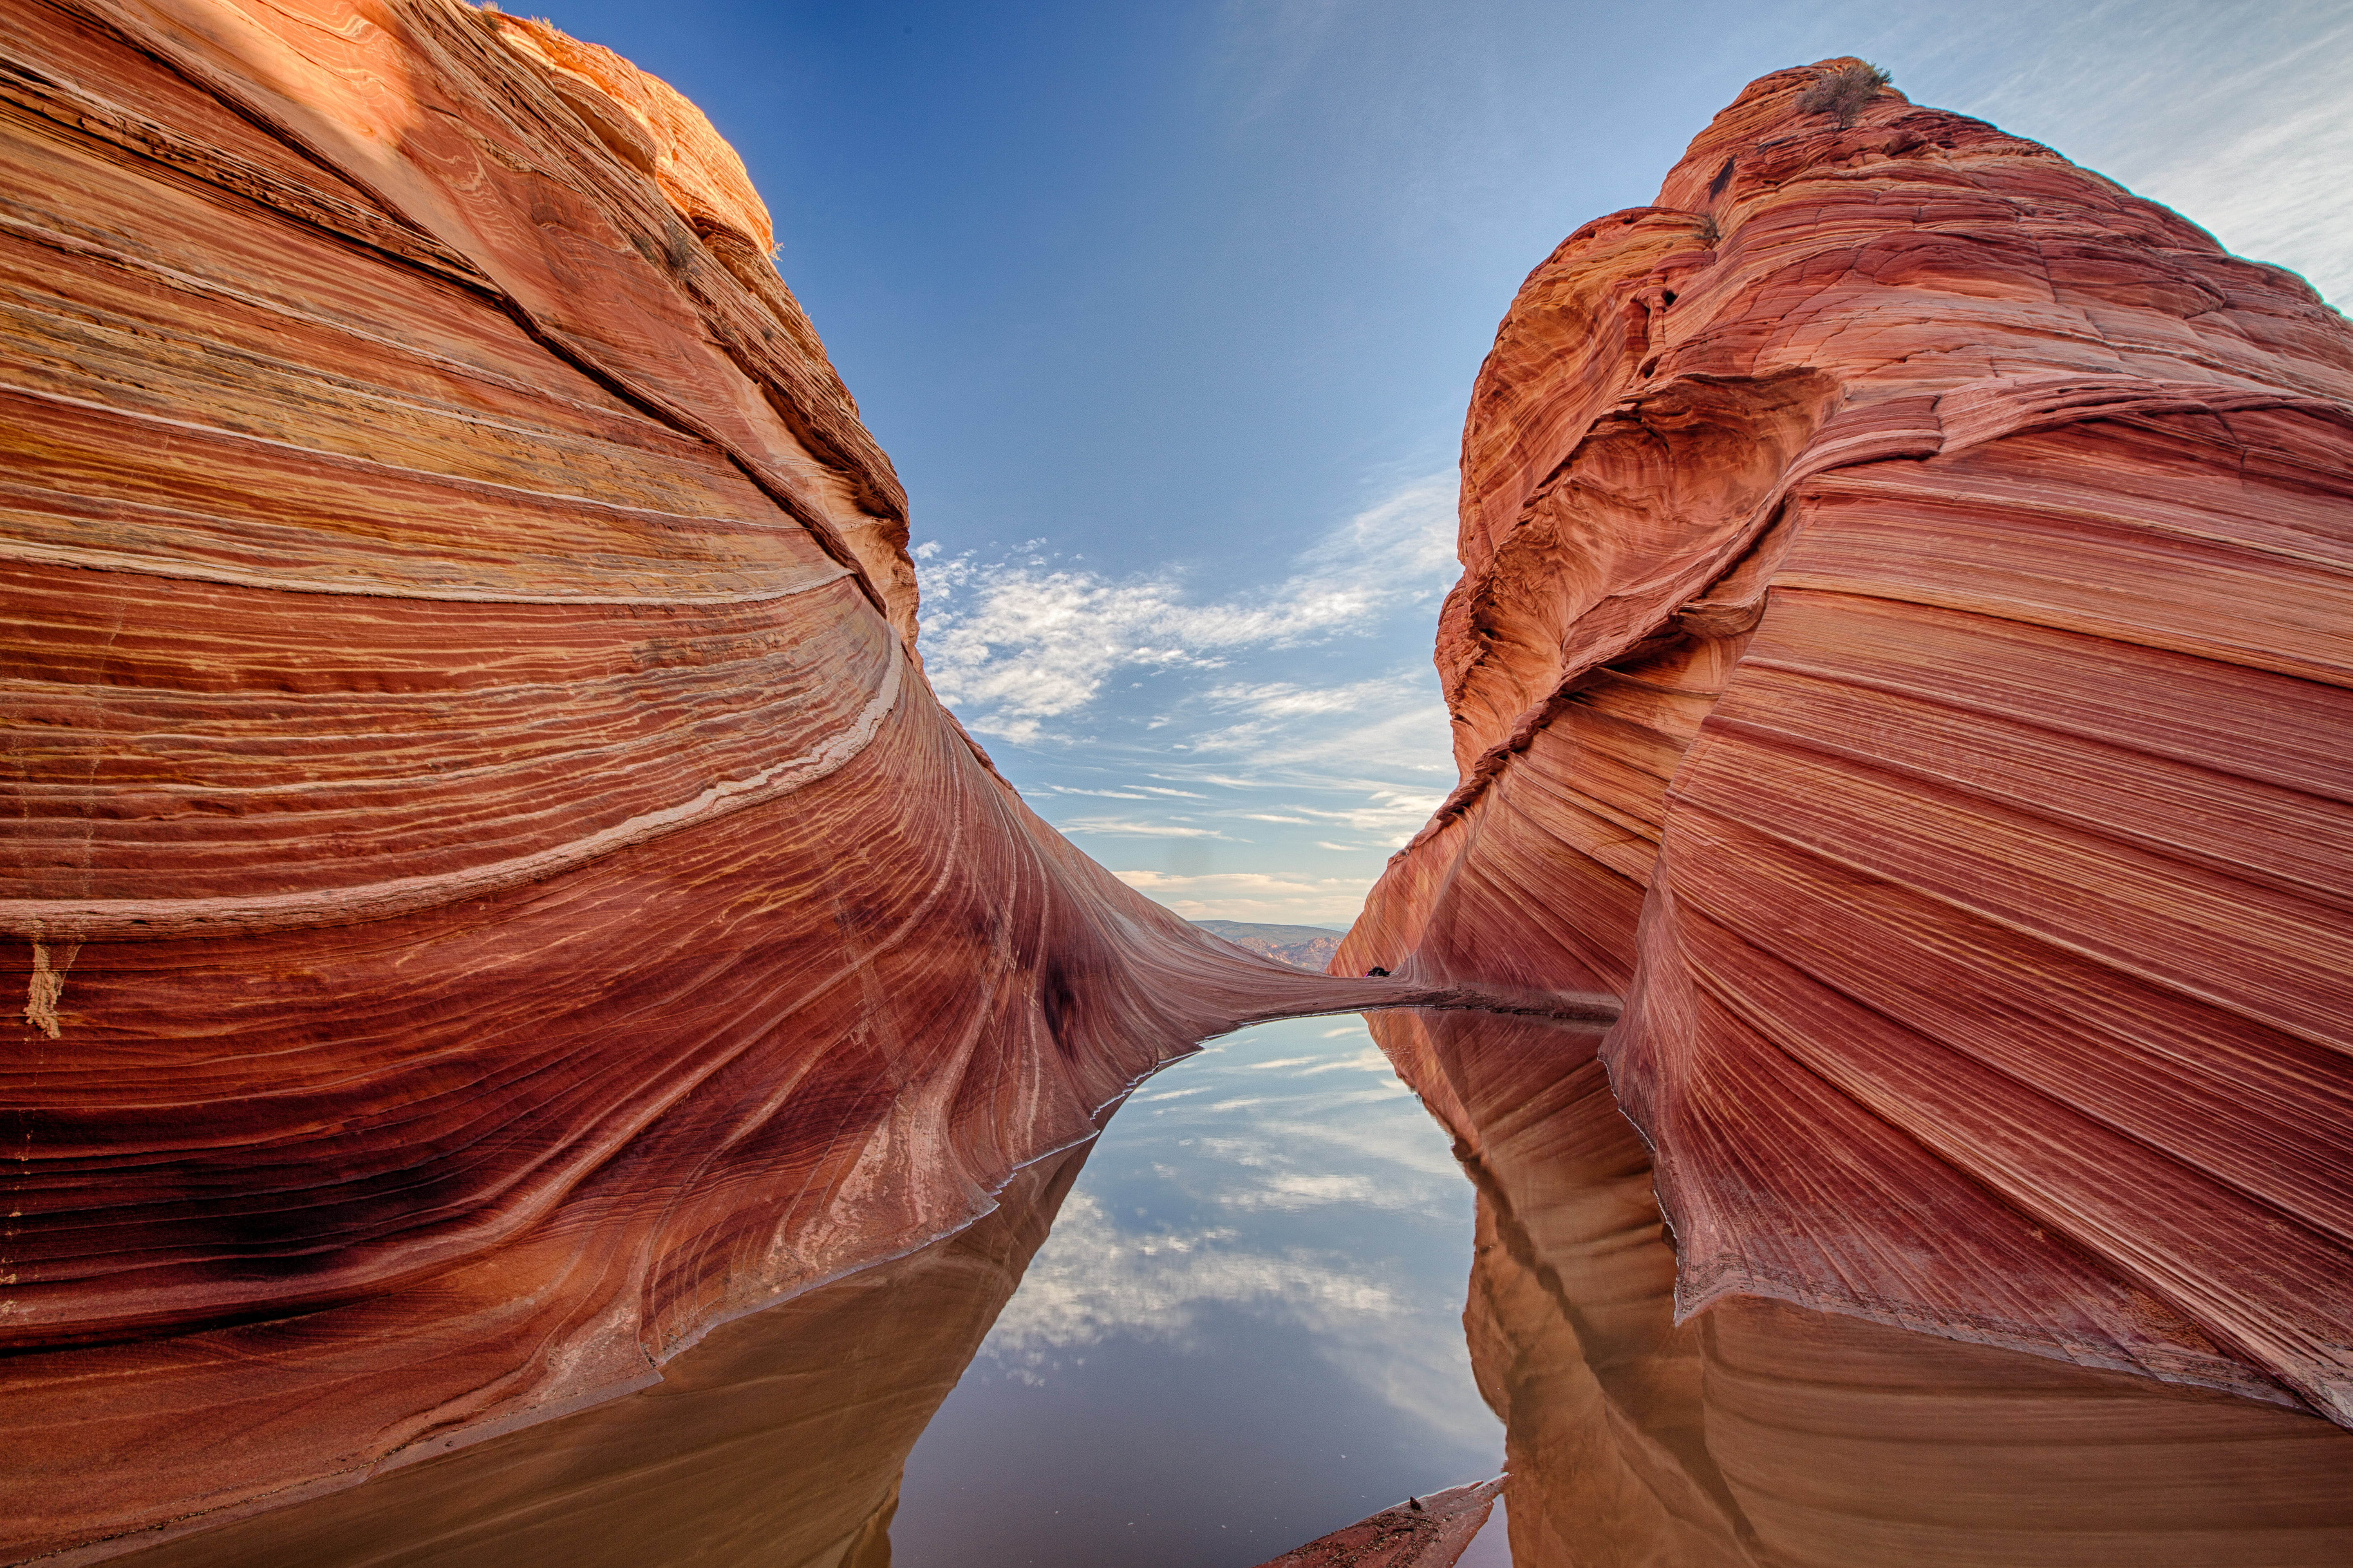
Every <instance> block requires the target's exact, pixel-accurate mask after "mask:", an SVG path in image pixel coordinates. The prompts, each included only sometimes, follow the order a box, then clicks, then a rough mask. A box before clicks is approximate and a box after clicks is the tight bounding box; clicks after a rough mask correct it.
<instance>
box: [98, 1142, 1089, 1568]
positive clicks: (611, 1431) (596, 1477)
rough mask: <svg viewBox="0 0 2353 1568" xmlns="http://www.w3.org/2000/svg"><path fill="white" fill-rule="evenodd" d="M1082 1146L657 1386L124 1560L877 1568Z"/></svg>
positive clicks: (440, 1567)
mask: <svg viewBox="0 0 2353 1568" xmlns="http://www.w3.org/2000/svg"><path fill="white" fill-rule="evenodd" d="M1089 1147H1091V1145H1082V1146H1081V1147H1079V1148H1077V1149H1073V1150H1071V1151H1069V1152H1065V1153H1062V1154H1059V1155H1056V1156H1053V1157H1051V1158H1050V1159H1047V1160H1045V1161H1042V1162H1040V1163H1038V1164H1035V1165H1031V1166H1029V1167H1028V1168H1026V1169H1024V1170H1023V1171H1021V1172H1019V1173H1018V1174H1017V1175H1016V1176H1015V1177H1014V1179H1013V1181H1012V1183H1011V1184H1009V1185H1008V1186H1007V1187H1006V1189H1005V1190H1004V1192H1003V1193H1002V1194H999V1197H998V1205H997V1210H996V1212H995V1213H993V1214H991V1215H987V1217H986V1218H984V1219H982V1220H980V1221H979V1222H978V1223H976V1224H975V1225H973V1226H970V1227H969V1228H967V1229H965V1230H964V1231H962V1232H960V1233H958V1234H957V1235H955V1236H953V1237H948V1238H946V1239H945V1240H943V1241H938V1242H934V1244H933V1245H931V1246H930V1247H924V1248H923V1249H922V1250H921V1251H918V1252H914V1253H912V1254H910V1255H908V1256H907V1257H905V1258H897V1259H895V1260H893V1261H892V1262H889V1263H884V1264H881V1265H880V1266H878V1267H876V1268H869V1269H866V1270H864V1271H863V1272H860V1273H858V1274H854V1275H852V1276H850V1277H849V1278H848V1279H842V1280H839V1281H838V1282H836V1283H834V1284H832V1285H829V1286H825V1287H822V1288H820V1289H816V1290H813V1291H810V1292H809V1293H807V1295H804V1296H802V1297H800V1298H798V1299H797V1300H792V1301H789V1302H786V1304H784V1305H783V1306H780V1307H775V1308H771V1309H769V1310H765V1311H761V1312H755V1313H754V1314H752V1315H751V1316H749V1317H744V1318H739V1319H737V1320H736V1321H733V1322H731V1323H725V1324H723V1325H721V1326H720V1327H719V1328H717V1329H715V1330H713V1331H712V1332H711V1334H710V1335H709V1336H708V1337H707V1338H706V1339H704V1340H703V1341H702V1343H701V1344H699V1345H697V1346H695V1347H694V1348H693V1349H691V1350H689V1351H687V1352H683V1353H681V1354H680V1355H678V1356H676V1357H674V1358H672V1359H671V1360H670V1362H669V1363H666V1364H665V1365H664V1367H663V1368H662V1381H661V1382H660V1383H659V1384H656V1385H655V1386H653V1387H650V1388H647V1389H644V1390H641V1391H639V1392H638V1393H636V1394H628V1395H627V1396H625V1397H623V1398H620V1399H617V1400H614V1401H612V1402H610V1403H608V1404H606V1405H598V1406H596V1408H594V1409H591V1410H586V1411H583V1412H581V1413H580V1414H578V1415H572V1416H569V1417H566V1418H565V1419H562V1420H558V1421H550V1422H543V1423H541V1424H539V1425H537V1426H527V1427H525V1428H523V1429H522V1430H521V1431H517V1432H512V1433H509V1434H508V1435H507V1436H503V1437H497V1438H493V1439H491V1440H490V1441H488V1442H484V1443H481V1444H479V1445H477V1446H475V1447H470V1448H465V1449H461V1450H459V1452H457V1453H454V1454H449V1455H446V1456H443V1457H441V1458H433V1459H427V1460H425V1461H423V1462H421V1463H418V1464H413V1465H410V1466H407V1467H406V1468H401V1469H397V1470H394V1471H392V1472H390V1473H389V1474H386V1475H382V1476H378V1477H376V1478H375V1479H373V1480H371V1481H370V1482H369V1483H368V1484H367V1485H365V1486H364V1487H357V1488H353V1489H348V1490H345V1491H340V1492H335V1493H332V1494H331V1495H329V1496H326V1497H323V1498H318V1499H314V1500H311V1501H309V1502H305V1503H298V1504H295V1505H294V1506H292V1507H289V1508H282V1509H279V1510H274V1511H272V1512H269V1513H266V1514H262V1515H260V1516H259V1517H258V1518H253V1519H248V1520H245V1521H240V1522H237V1523H235V1524H231V1525H227V1526H225V1527H223V1528H220V1529H216V1530H212V1531H206V1532H205V1533H204V1534H202V1535H197V1536H192V1537H188V1538H185V1539H183V1540H181V1541H177V1542H171V1543H169V1544H167V1545H164V1546H162V1547H159V1548H156V1549H153V1550H152V1551H149V1552H142V1553H140V1554H139V1555H138V1556H137V1557H135V1558H133V1559H132V1560H131V1561H132V1562H135V1563H138V1564H140V1565H141V1568H250V1565H251V1564H254V1563H353V1564H356V1563H370V1564H381V1565H385V1568H391V1565H393V1564H399V1565H401V1568H427V1565H431V1568H474V1565H477V1564H479V1565H480V1568H513V1565H514V1564H517V1563H564V1564H565V1565H566V1568H595V1565H596V1564H601V1563H611V1564H615V1565H616V1568H621V1565H627V1568H642V1565H644V1564H647V1563H668V1564H679V1565H685V1564H694V1565H697V1568H723V1565H732V1564H738V1563H743V1564H749V1563H758V1564H760V1565H761V1568H880V1565H881V1564H884V1563H889V1562H890V1560H891V1552H890V1541H889V1531H890V1524H891V1516H892V1511H893V1510H894V1509H895V1508H896V1507H897V1505H898V1494H899V1471H900V1467H901V1466H902V1464H903V1463H904V1462H905V1460H906V1457H907V1452H908V1450H909V1449H910V1448H912V1447H914V1443H915V1439H916V1438H917V1437H918V1436H921V1435H922V1433H923V1427H924V1426H925V1424H926V1423H928V1422H929V1421H930V1420H931V1417H932V1414H933V1412H934V1411H935V1410H936V1409H938V1407H939V1404H940V1401H941V1400H943V1399H944V1398H945V1397H947V1393H948V1390H949V1389H951V1388H953V1387H954V1386H955V1382H956V1379H957V1378H958V1377H959V1376H960V1375H962V1373H963V1372H964V1369H965V1364H966V1363H969V1362H970V1361H971V1360H972V1356H973V1352H975V1351H976V1349H978V1347H979V1345H980V1342H981V1340H982V1338H983V1336H985V1335H986V1334H987V1332H988V1327H989V1325H990V1323H992V1322H993V1321H996V1318H997V1311H998V1310H999V1309H1000V1308H1002V1307H1003V1306H1004V1305H1005V1301H1006V1299H1007V1298H1008V1297H1009V1296H1010V1295H1012V1293H1013V1289H1014V1287H1015V1286H1017V1285H1018V1284H1019V1283H1020V1280H1021V1271H1022V1269H1023V1268H1025V1267H1027V1266H1028V1264H1029V1258H1030V1256H1031V1254H1033V1253H1035V1252H1036V1251H1037V1249H1038V1247H1039V1243H1040V1242H1042V1241H1044V1240H1045V1238H1046V1232H1047V1229H1048V1227H1049V1226H1051V1225H1052V1223H1053V1219H1054V1215H1055V1212H1056V1211H1057V1210H1058V1209H1059V1208H1060V1205H1061V1203H1062V1199H1063V1197H1064V1196H1065V1195H1066V1194H1068V1193H1069V1191H1070V1189H1071V1183H1072V1182H1073V1181H1075V1180H1076V1179H1077V1177H1078V1173H1079V1168H1080V1166H1081V1165H1082V1164H1083V1163H1085V1160H1086V1154H1087V1150H1088V1148H1089Z"/></svg>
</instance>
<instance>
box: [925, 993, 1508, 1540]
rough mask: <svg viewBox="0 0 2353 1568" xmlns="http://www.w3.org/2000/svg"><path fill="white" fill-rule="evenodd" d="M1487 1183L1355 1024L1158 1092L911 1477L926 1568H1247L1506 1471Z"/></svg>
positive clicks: (1269, 1041)
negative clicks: (1478, 1328)
mask: <svg viewBox="0 0 2353 1568" xmlns="http://www.w3.org/2000/svg"><path fill="white" fill-rule="evenodd" d="M1474 1205H1475V1194H1474V1191H1473V1188H1472V1185H1471V1184H1470V1182H1469V1181H1467V1180H1466V1179H1465V1178H1464V1176H1463V1173H1462V1171H1461V1167H1460V1166H1459V1165H1458V1164H1457V1163H1455V1161H1454V1158H1453V1155H1452V1153H1451V1150H1450V1140H1449V1137H1448V1134H1447V1133H1446V1131H1444V1129H1442V1128H1440V1126H1439V1125H1438V1124H1437V1123H1436V1122H1435V1121H1432V1120H1431V1119H1430V1115H1429V1113H1428V1112H1427V1111H1425V1110H1423V1109H1422V1106H1421V1104H1420V1103H1419V1101H1418V1100H1416V1099H1415V1098H1414V1097H1413V1095H1412V1094H1411V1092H1410V1091H1409V1090H1408V1089H1406V1088H1405V1086H1404V1085H1402V1084H1400V1083H1399V1082H1398V1080H1397V1078H1396V1076H1395V1075H1394V1074H1393V1073H1392V1072H1391V1071H1390V1069H1389V1065H1388V1060H1387V1059H1386V1058H1384V1057H1383V1056H1382V1055H1381V1053H1380V1051H1379V1050H1378V1049H1377V1047H1375V1046H1374V1045H1373V1042H1372V1038H1371V1037H1370V1035H1369V1034H1368V1033H1367V1032H1366V1027H1365V1025H1364V1024H1363V1022H1362V1021H1361V1020H1359V1019H1356V1018H1345V1019H1344V1018H1311V1019H1294V1020H1291V1021H1288V1022H1284V1023H1279V1024H1267V1025H1261V1026H1258V1027H1256V1028H1252V1029H1248V1030H1244V1031H1242V1032H1240V1033H1239V1034H1235V1035H1230V1036H1228V1037H1225V1038H1223V1039H1221V1040H1217V1041H1213V1042H1211V1043H1210V1045H1209V1046H1208V1047H1207V1048H1206V1049H1205V1050H1204V1051H1203V1052H1202V1054H1200V1055H1199V1056H1197V1057H1192V1058H1187V1059H1185V1060H1183V1061H1180V1062H1177V1063H1176V1064H1174V1065H1172V1066H1171V1067H1169V1068H1166V1069H1165V1070H1164V1071H1162V1072H1161V1073H1160V1074H1159V1075H1158V1076H1157V1077H1155V1078H1154V1079H1151V1080H1150V1081H1148V1082H1147V1083H1145V1084H1144V1085H1143V1086H1142V1087H1141V1088H1139V1089H1137V1091H1136V1092H1135V1094H1134V1096H1133V1097H1132V1098H1131V1099H1130V1100H1129V1101H1128V1103H1127V1104H1126V1106H1125V1107H1124V1109H1122V1110H1120V1111H1119V1112H1118V1113H1117V1115H1116V1116H1115V1117H1114V1118H1113V1121H1112V1122H1111V1124H1110V1126H1109V1128H1108V1129H1107V1131H1105V1132H1104V1133H1103V1137H1102V1138H1101V1139H1100V1140H1098V1141H1097V1143H1096V1146H1095V1148H1094V1149H1093V1151H1092V1152H1091V1153H1090V1154H1089V1155H1088V1158H1087V1163H1086V1165H1085V1168H1084V1169H1083V1170H1082V1172H1081V1173H1080V1174H1079V1178H1078V1182H1077V1184H1076V1186H1075V1187H1074V1188H1073V1189H1072V1190H1071V1194H1070V1195H1069V1197H1068V1198H1067V1199H1065V1200H1064V1202H1063V1205H1062V1209H1061V1214H1060V1218H1058V1219H1057V1220H1056V1221H1055V1223H1054V1228H1053V1231H1052V1234H1051V1235H1050V1237H1048V1238H1047V1240H1046V1243H1045V1245H1044V1246H1043V1247H1041V1248H1040V1249H1039V1252H1038V1254H1037V1256H1036V1257H1035V1258H1033V1259H1032V1260H1031V1262H1030V1265H1029V1271H1028V1274H1027V1275H1026V1277H1025V1278H1024V1279H1023V1280H1022V1282H1021V1285H1020V1288H1019V1289H1018V1291H1016V1292H1015V1294H1014V1296H1013V1299H1012V1300H1011V1301H1010V1302H1008V1304H1007V1306H1006V1308H1005V1310H1004V1311H1003V1313H1002V1315H1001V1316H999V1318H998V1319H997V1323H996V1326H995V1328H994V1329H993V1330H992V1331H990V1333H989V1335H988V1337H987V1340H986V1342H984V1343H983V1344H982V1346H981V1349H980V1352H979V1354H978V1355H977V1356H976V1358H975V1360H974V1362H973V1363H972V1365H971V1367H970V1368H969V1369H968V1370H967V1371H966V1372H965V1375H964V1377H963V1379H962V1381H961V1382H959V1383H958V1384H957V1385H956V1387H955V1392H954V1393H953V1394H950V1395H949V1397H948V1399H947V1401H946V1403H945V1404H944V1405H943V1406H942V1408H941V1410H940V1413H939V1415H937V1416H936V1417H935V1418H934V1420H933V1422H932V1424H931V1426H929V1427H928V1428H927V1429H926V1430H925V1432H924V1435H923V1439H922V1440H921V1441H920V1442H919V1443H918V1444H917V1445H916V1447H915V1450H914V1453H913V1456H912V1457H911V1458H910V1459H909V1461H908V1464H907V1471H906V1478H905V1481H904V1483H903V1485H902V1488H901V1491H900V1502H899V1510H898V1515H897V1518H896V1520H895V1521H893V1523H892V1529H891V1539H892V1547H893V1553H892V1561H893V1562H894V1563H899V1564H902V1565H903V1568H1017V1565H1018V1568H1026V1565H1029V1564H1038V1565H1040V1568H1062V1565H1069V1568H1076V1565H1080V1564H1088V1565H1093V1564H1101V1563H1114V1562H1115V1563H1123V1564H1136V1565H1138V1568H1151V1565H1155V1564H1170V1565H1176V1564H1183V1565H1186V1568H1227V1565H1231V1568H1248V1565H1250V1564H1254V1563H1261V1562H1263V1561H1265V1560H1266V1559H1267V1558H1270V1557H1272V1556H1274V1555H1276V1554H1277V1553H1278V1552H1282V1551H1285V1550H1287V1549H1288V1548H1290V1547H1293V1546H1296V1545H1298V1544H1300V1543H1301V1542H1305V1541H1308V1540H1311V1539H1313V1538H1314V1537H1315V1536H1317V1535H1321V1534H1323V1533H1324V1532H1325V1531H1330V1530H1334V1529H1336V1528H1338V1527H1340V1526H1342V1525H1345V1524H1348V1523H1351V1522H1353V1521H1356V1520H1357V1519H1360V1518H1362V1517H1364V1516H1365V1515H1366V1514H1368V1513H1370V1512H1372V1511H1374V1510H1376V1509H1378V1508H1381V1507H1383V1506H1386V1505H1387V1504H1388V1503H1391V1502H1394V1501H1396V1500H1398V1499H1399V1498H1402V1497H1405V1496H1407V1495H1409V1494H1410V1493H1415V1492H1423V1491H1431V1490H1436V1489H1439V1488H1441V1487H1445V1486H1450V1485H1453V1484H1455V1483H1457V1482H1461V1481H1467V1480H1476V1479H1482V1478H1484V1477H1486V1476H1491V1475H1493V1474H1494V1473H1495V1472H1496V1470H1497V1469H1498V1468H1501V1464H1502V1458H1503V1431H1502V1428H1501V1426H1499V1425H1498V1424H1497V1423H1496V1420H1495V1418H1494V1417H1493V1415H1491V1414H1490V1413H1489V1412H1488V1410H1487V1408H1486V1406H1485V1405H1484V1404H1482V1402H1481V1400H1480V1397H1479V1393H1478V1390H1477V1388H1476V1386H1475V1385H1474V1384H1473V1382H1472V1373H1471V1366H1470V1361H1469V1357H1468V1354H1467V1353H1466V1351H1465V1347H1464V1342H1463V1335H1462V1319H1461V1314H1462V1303H1463V1289H1464V1281H1465V1279H1466V1278H1467V1277H1468V1275H1469V1272H1470V1266H1471V1249H1472V1220H1473V1210H1474Z"/></svg>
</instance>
